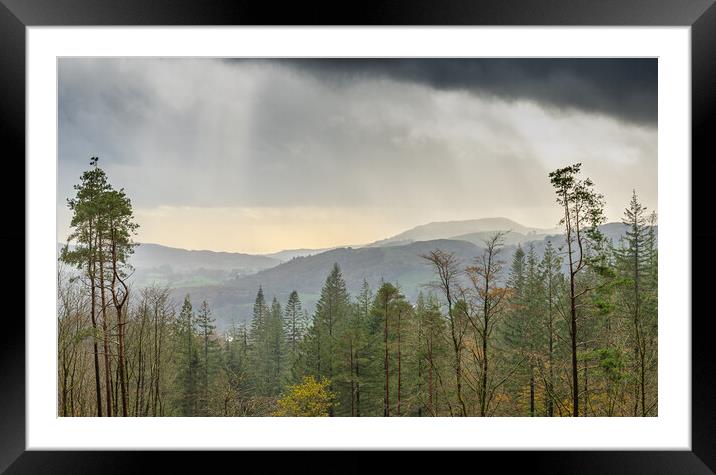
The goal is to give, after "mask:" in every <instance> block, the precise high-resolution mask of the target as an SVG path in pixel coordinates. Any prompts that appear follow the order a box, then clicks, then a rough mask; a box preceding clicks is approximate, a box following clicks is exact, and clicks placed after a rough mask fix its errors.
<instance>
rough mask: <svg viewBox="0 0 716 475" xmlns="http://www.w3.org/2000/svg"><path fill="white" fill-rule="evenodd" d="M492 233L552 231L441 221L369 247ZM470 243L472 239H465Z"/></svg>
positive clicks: (498, 221)
mask: <svg viewBox="0 0 716 475" xmlns="http://www.w3.org/2000/svg"><path fill="white" fill-rule="evenodd" d="M494 231H512V232H515V233H519V234H522V235H530V234H537V233H539V234H546V233H548V232H551V231H553V230H544V229H537V228H529V227H526V226H523V225H521V224H520V223H517V222H515V221H512V220H511V219H507V218H482V219H470V220H465V221H441V222H434V223H429V224H423V225H421V226H416V227H414V228H412V229H409V230H407V231H404V232H402V233H400V234H396V235H395V236H393V237H390V238H387V239H383V240H380V241H376V242H374V243H373V244H370V246H373V247H375V246H387V245H401V244H408V243H411V242H415V241H430V240H433V239H454V238H456V236H467V235H471V234H480V233H487V232H494ZM465 240H469V241H471V242H472V239H465Z"/></svg>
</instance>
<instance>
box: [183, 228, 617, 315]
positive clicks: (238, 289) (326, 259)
mask: <svg viewBox="0 0 716 475" xmlns="http://www.w3.org/2000/svg"><path fill="white" fill-rule="evenodd" d="M600 229H601V230H602V232H603V233H604V234H605V235H606V236H607V238H609V239H612V240H614V241H615V243H618V240H619V238H620V237H621V236H622V235H623V234H624V232H625V230H626V227H625V226H624V225H622V224H620V223H610V224H606V225H604V226H602V227H601V228H600ZM533 236H534V238H535V239H534V240H529V239H528V238H529V237H530V236H525V235H521V237H520V236H514V237H513V239H514V240H513V241H512V242H510V241H509V240H507V241H506V242H505V246H504V248H503V250H502V251H501V254H500V258H501V259H502V261H503V262H504V266H505V267H504V269H505V270H504V273H503V275H502V276H501V280H502V281H503V282H504V280H505V279H506V278H507V272H508V268H509V264H510V262H511V259H512V255H513V253H514V252H515V249H516V248H517V245H518V242H517V241H519V244H520V245H521V246H522V247H523V248H525V249H526V248H527V247H529V246H533V247H534V250H535V253H536V255H537V257H538V258H541V257H542V255H543V253H544V248H545V246H546V244H547V242H548V241H551V242H552V245H553V246H554V247H555V248H557V249H559V248H560V247H563V246H564V244H565V240H564V237H563V236H561V235H554V234H552V235H533ZM522 239H524V240H522ZM479 242H481V241H479ZM479 242H478V243H473V242H469V241H467V240H459V239H438V240H428V241H418V242H413V243H409V244H403V245H397V244H394V245H386V246H382V247H379V246H368V247H359V248H351V247H345V248H339V249H333V250H330V251H326V252H322V253H319V254H315V255H312V256H303V257H296V258H293V259H291V260H290V261H288V262H285V263H282V264H280V265H277V266H275V267H272V268H270V269H265V270H262V271H259V272H257V273H255V274H251V275H242V276H237V277H235V278H232V279H231V280H229V281H226V282H224V283H222V284H221V285H212V286H196V287H193V288H190V287H183V288H177V289H175V290H174V291H173V293H174V295H175V297H176V299H177V300H179V299H182V298H183V297H184V295H186V294H187V293H189V294H190V295H191V298H192V301H193V302H196V303H199V302H201V301H202V300H204V299H206V300H207V301H208V302H210V303H211V306H212V309H213V311H214V315H215V316H216V318H217V323H218V325H219V327H224V328H225V327H226V326H228V325H229V324H230V322H231V321H232V320H235V321H237V322H242V321H247V320H248V319H250V318H251V312H252V307H253V303H254V298H255V297H256V292H257V291H258V288H259V286H261V287H262V288H263V289H264V293H265V294H266V297H267V299H269V300H270V299H272V298H273V296H276V297H277V298H278V300H279V302H280V303H281V304H282V305H283V304H284V303H285V301H286V299H287V298H288V295H289V293H290V292H291V291H292V290H296V291H298V293H299V294H300V296H301V301H302V302H303V304H304V308H306V309H307V310H308V311H309V312H312V311H313V309H314V307H315V303H316V301H317V300H318V298H319V293H320V290H321V287H322V286H323V283H324V281H325V279H326V276H327V275H328V273H329V272H330V270H331V267H332V266H333V263H334V262H335V263H338V265H339V266H340V267H341V270H342V272H343V276H344V278H345V281H346V286H347V288H348V291H349V292H350V293H351V295H356V294H357V292H358V291H359V289H360V286H361V285H362V283H363V279H364V278H365V279H366V280H367V281H368V283H369V285H370V286H371V288H372V289H376V288H377V287H378V286H379V285H380V281H381V279H383V280H385V281H389V282H393V283H397V284H399V286H400V288H401V290H402V291H403V293H405V295H406V296H407V297H408V298H409V299H410V300H411V301H414V299H415V297H416V296H417V294H418V292H419V291H421V290H426V289H427V284H429V283H430V282H431V281H433V279H434V277H433V274H432V271H431V269H430V267H429V266H428V265H427V263H426V261H425V260H424V259H422V258H421V257H420V256H421V255H423V254H426V253H428V252H429V251H431V250H433V249H438V248H439V249H442V250H444V251H448V252H453V253H455V255H456V256H457V257H458V259H459V260H460V262H461V263H462V265H467V264H469V263H470V261H471V260H473V259H474V258H475V257H476V256H478V255H479V254H480V253H481V252H482V250H483V247H482V246H481V245H479ZM566 269H567V264H566V262H565V263H564V269H563V270H565V271H566Z"/></svg>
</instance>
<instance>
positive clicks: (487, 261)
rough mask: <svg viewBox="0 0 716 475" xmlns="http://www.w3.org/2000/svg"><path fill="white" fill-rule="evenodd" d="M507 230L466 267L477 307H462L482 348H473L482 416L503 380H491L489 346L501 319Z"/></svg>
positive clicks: (493, 239)
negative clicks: (471, 309)
mask: <svg viewBox="0 0 716 475" xmlns="http://www.w3.org/2000/svg"><path fill="white" fill-rule="evenodd" d="M504 235H505V233H504V232H497V233H495V234H493V235H492V236H491V237H490V238H489V239H487V240H486V241H485V243H484V244H485V250H484V251H483V253H482V254H481V255H480V256H479V257H478V258H476V259H475V262H474V264H473V265H471V266H468V267H467V268H466V269H465V273H466V274H467V276H468V279H469V281H470V285H471V287H470V289H469V294H470V295H469V298H470V299H471V303H472V304H473V305H472V307H473V308H475V309H476V312H475V314H473V312H471V311H469V308H470V307H469V306H468V305H464V306H462V307H461V308H462V309H464V310H465V317H466V318H467V320H468V322H469V323H470V325H471V326H472V328H473V330H474V332H475V334H476V336H477V337H478V338H477V339H478V345H479V348H480V350H481V351H478V350H477V349H474V348H473V349H472V351H473V356H474V358H475V360H476V361H477V362H478V363H479V365H478V367H479V373H480V377H479V379H478V385H477V387H478V393H477V394H478V401H479V404H480V416H482V417H484V416H486V415H487V411H488V406H489V404H490V401H491V399H492V395H493V393H494V391H495V389H496V388H497V386H498V385H499V384H501V383H502V382H500V383H494V382H493V381H492V379H491V378H492V375H491V373H490V365H489V362H490V346H491V341H490V340H491V337H492V334H493V332H494V330H495V326H496V325H497V323H498V321H499V319H500V318H501V317H502V315H503V312H502V311H503V305H504V302H505V295H506V291H505V289H504V288H501V287H499V286H498V285H497V282H498V279H499V278H500V274H501V272H502V261H501V260H500V258H499V254H500V251H501V248H502V244H503V240H504Z"/></svg>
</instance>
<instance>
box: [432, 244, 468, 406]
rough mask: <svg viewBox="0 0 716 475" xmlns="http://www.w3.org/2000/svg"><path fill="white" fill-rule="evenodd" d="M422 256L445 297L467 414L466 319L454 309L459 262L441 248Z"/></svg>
mask: <svg viewBox="0 0 716 475" xmlns="http://www.w3.org/2000/svg"><path fill="white" fill-rule="evenodd" d="M421 257H422V258H423V259H425V260H426V261H427V262H428V264H429V265H430V266H431V267H432V269H433V272H435V275H436V276H437V281H435V282H433V283H432V286H433V287H434V288H436V289H438V290H439V291H440V292H441V293H442V294H443V296H444V297H445V302H446V304H447V315H448V323H449V327H450V338H451V341H452V348H453V355H454V360H453V369H454V372H455V386H456V392H457V400H458V403H459V404H460V411H461V415H462V416H467V406H466V405H465V400H464V399H463V396H462V352H463V349H464V342H463V339H464V336H465V330H466V323H465V320H464V319H460V318H459V317H458V315H456V314H455V312H454V311H453V310H454V306H455V302H456V301H457V298H456V297H457V293H458V292H457V290H458V287H459V282H458V280H459V277H460V274H461V271H460V266H459V262H458V259H457V257H456V256H455V254H453V253H451V252H445V251H442V250H440V249H436V250H433V251H431V252H430V253H429V254H426V255H423V256H421Z"/></svg>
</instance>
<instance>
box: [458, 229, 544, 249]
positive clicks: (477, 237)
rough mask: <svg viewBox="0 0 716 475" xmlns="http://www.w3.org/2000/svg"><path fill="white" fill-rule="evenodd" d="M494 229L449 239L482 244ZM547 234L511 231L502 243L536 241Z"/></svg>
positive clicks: (491, 234)
mask: <svg viewBox="0 0 716 475" xmlns="http://www.w3.org/2000/svg"><path fill="white" fill-rule="evenodd" d="M494 234H495V231H483V232H479V233H469V234H461V235H460V236H453V237H451V238H450V239H455V240H459V241H468V242H471V243H473V244H477V245H478V246H482V245H483V244H484V242H485V241H486V240H488V239H490V238H491V237H492V236H494ZM547 236H548V234H538V233H536V232H530V233H527V234H522V233H516V232H513V231H510V232H508V233H507V234H505V236H504V241H503V242H504V244H505V245H511V244H521V243H524V242H530V241H537V240H540V239H544V238H545V237H547Z"/></svg>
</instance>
